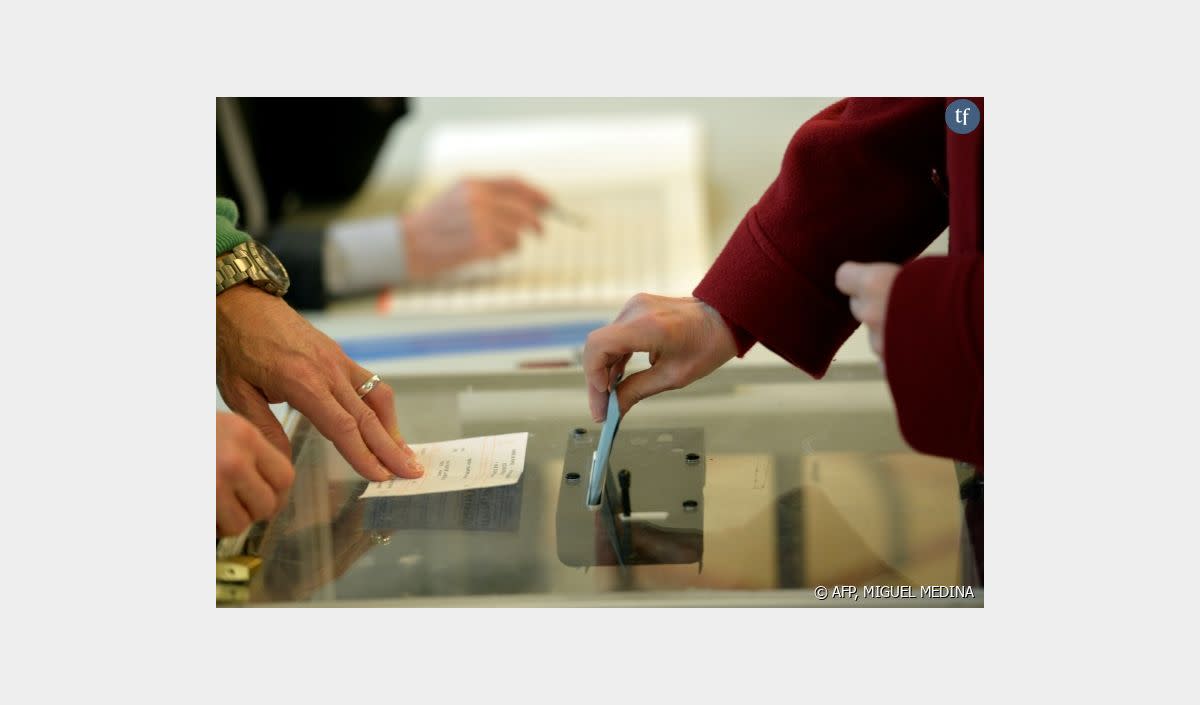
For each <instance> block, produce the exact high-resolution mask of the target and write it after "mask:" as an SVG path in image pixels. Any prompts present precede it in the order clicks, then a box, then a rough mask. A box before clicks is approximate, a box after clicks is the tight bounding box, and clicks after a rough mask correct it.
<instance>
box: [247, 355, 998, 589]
mask: <svg viewBox="0 0 1200 705" xmlns="http://www.w3.org/2000/svg"><path fill="white" fill-rule="evenodd" d="M556 374H557V373H556ZM789 375H790V373H789ZM534 377H536V379H537V380H539V381H540V384H541V385H542V386H540V387H539V386H531V382H530V379H531V378H530V377H524V376H522V375H517V376H513V377H512V378H510V379H503V380H500V381H495V380H492V381H491V382H490V384H491V386H489V387H488V388H487V389H488V391H486V392H482V391H478V387H476V389H477V391H475V392H471V393H468V391H467V390H469V389H470V388H471V383H470V382H469V381H462V380H450V381H448V382H442V381H439V380H422V381H421V383H420V384H415V383H413V382H411V381H406V380H402V379H397V380H389V382H390V383H391V384H392V386H393V388H394V389H395V390H396V398H397V414H398V416H399V418H400V419H401V420H402V430H403V431H404V432H405V434H406V437H407V438H408V439H409V440H410V441H412V442H421V441H423V440H426V439H436V438H448V437H458V436H478V435H491V434H499V433H510V432H513V431H518V430H522V431H525V430H527V431H529V434H530V435H529V443H528V448H527V455H526V464H525V472H524V474H523V475H522V478H521V481H520V482H519V483H518V484H517V485H513V486H509V487H502V488H492V489H490V490H487V491H486V492H487V493H488V494H486V495H482V494H475V495H472V496H470V497H469V498H468V494H469V493H445V494H444V495H440V496H441V497H443V499H442V500H439V502H442V503H438V504H423V505H422V504H419V503H408V504H399V503H398V504H380V505H373V504H372V503H371V502H373V501H374V500H359V499H357V496H358V494H360V493H361V492H362V489H363V487H364V486H365V481H363V480H361V479H359V478H357V476H356V475H354V473H353V471H352V470H351V469H350V468H349V466H348V465H347V464H346V462H345V460H343V459H342V458H341V456H340V455H339V454H338V453H337V451H336V450H335V449H334V448H333V447H332V445H331V444H330V443H329V442H328V441H327V440H326V439H324V438H322V437H321V436H320V435H318V434H316V433H315V431H314V430H313V429H312V427H311V426H310V425H309V424H308V423H307V422H306V421H301V422H300V424H299V426H298V429H297V432H296V434H295V436H294V438H293V448H294V449H296V451H295V457H294V460H295V465H296V482H295V484H294V485H293V488H292V490H291V493H290V495H289V498H288V505H287V506H286V507H285V508H284V510H283V511H282V512H281V513H280V514H279V515H278V516H277V517H276V518H275V519H274V520H272V521H271V522H270V523H269V524H268V525H267V526H266V527H265V531H264V532H263V533H262V537H261V540H259V541H256V543H255V549H256V551H257V552H258V553H259V554H260V555H261V557H262V559H263V563H262V567H261V568H260V570H259V571H258V573H257V574H256V575H255V576H254V578H253V579H252V581H251V582H250V583H249V586H248V587H249V603H250V604H253V603H262V602H304V601H318V602H323V601H332V600H349V599H362V600H383V601H392V602H389V604H398V605H402V604H405V599H406V598H410V597H425V598H449V597H475V598H487V597H489V596H504V595H511V596H522V595H524V596H531V597H537V596H546V597H551V596H553V597H555V598H556V599H563V598H571V599H578V600H580V601H581V602H584V603H586V602H587V600H588V599H589V598H592V597H602V596H605V595H609V594H613V593H621V592H633V593H639V594H644V595H646V596H647V597H648V598H652V597H653V596H654V594H656V593H663V594H667V593H675V592H676V591H688V594H689V595H705V594H714V595H715V594H716V593H725V594H736V595H744V596H753V595H754V594H757V593H762V594H774V595H776V596H777V595H779V594H782V593H780V592H779V591H783V592H784V593H788V594H791V593H792V592H795V593H796V594H804V593H807V594H809V595H811V588H812V587H814V586H816V585H831V584H837V583H843V584H858V585H912V586H914V587H915V586H920V585H975V586H977V587H978V586H981V585H982V572H981V570H980V567H979V566H977V565H976V562H977V561H978V558H979V557H978V555H977V551H976V549H975V548H974V547H973V542H974V545H978V546H982V542H981V535H975V534H968V524H967V522H966V521H965V519H964V513H963V503H962V501H961V500H960V498H959V488H958V480H957V477H956V473H955V471H954V467H953V463H951V462H950V461H948V460H944V459H939V458H931V457H928V456H924V455H920V454H916V453H913V452H912V451H911V450H909V449H908V448H907V447H906V445H905V444H904V443H903V441H902V439H900V437H899V435H898V432H897V429H896V422H895V417H894V414H893V412H892V411H891V409H890V408H889V407H888V406H886V404H887V401H888V400H887V392H886V388H884V387H882V383H880V385H881V388H880V390H879V399H880V401H879V405H878V407H874V406H871V405H870V404H868V403H867V402H869V401H870V399H869V398H867V397H865V396H863V397H861V399H862V401H863V403H857V404H855V405H843V406H839V407H825V406H821V407H819V408H813V407H812V406H811V400H812V399H813V398H814V396H815V395H814V394H812V393H810V392H811V390H813V389H814V386H813V385H814V384H816V383H805V384H792V385H788V384H787V383H784V382H781V383H778V384H774V385H765V384H761V373H760V377H758V378H756V379H759V380H760V382H758V383H756V384H755V385H751V386H745V385H741V386H739V384H737V383H736V381H737V377H736V376H734V375H732V374H730V373H728V372H727V371H725V370H719V371H718V372H717V373H715V374H714V375H712V377H716V378H717V379H716V380H713V381H711V382H709V380H708V379H707V378H706V380H701V381H700V382H698V383H697V384H696V385H693V387H692V388H691V389H690V390H689V394H690V396H688V397H687V400H688V403H687V404H686V405H681V404H680V403H679V399H680V398H682V397H677V398H672V397H671V395H670V394H669V393H668V394H665V395H662V399H661V400H660V399H659V398H657V397H656V398H652V399H649V400H646V401H644V402H642V403H641V404H639V405H638V407H637V409H636V411H635V412H634V413H632V414H630V415H629V416H628V417H627V418H625V419H624V420H623V421H622V430H621V433H620V434H618V436H617V440H618V444H617V445H618V446H619V447H618V448H617V449H616V450H614V458H613V462H612V464H611V467H612V468H613V470H614V471H619V470H620V469H622V468H625V467H627V466H626V465H623V464H622V460H621V457H622V456H621V453H624V452H626V451H628V452H633V451H635V450H636V452H637V453H638V454H642V456H643V457H644V458H650V457H658V456H657V455H656V453H658V452H659V451H656V452H655V453H650V452H648V451H647V449H648V448H649V447H650V446H651V445H652V444H661V449H660V452H661V453H662V457H663V458H664V460H663V461H662V462H657V461H656V462H654V463H651V464H650V465H647V466H643V467H636V466H635V467H628V468H627V469H629V470H630V471H631V482H630V488H629V493H630V495H631V496H630V504H631V511H632V513H633V514H635V515H637V514H641V515H642V516H643V517H645V516H654V515H648V514H647V513H648V512H651V511H657V510H664V511H667V512H668V516H669V520H667V521H665V522H664V521H660V520H652V521H648V522H642V523H635V526H634V527H633V529H632V531H623V528H618V527H623V526H624V524H625V523H626V522H624V521H623V520H622V519H621V518H620V515H621V514H623V511H622V507H621V502H620V499H621V497H620V492H621V490H620V488H619V486H617V482H616V481H615V480H613V484H612V486H610V487H609V488H608V489H609V490H610V491H611V493H612V494H613V496H614V498H615V499H617V500H618V501H617V502H616V511H615V512H614V513H613V515H614V516H615V517H616V521H615V522H613V526H614V528H615V529H616V530H618V531H621V532H623V533H620V534H619V540H618V541H617V542H616V543H615V544H614V543H613V542H610V541H608V540H607V538H606V535H605V533H604V532H603V531H600V530H599V529H601V528H603V527H602V525H599V524H597V523H596V522H597V521H598V520H600V518H601V517H600V516H599V514H600V513H599V512H587V514H588V516H587V519H586V523H576V522H574V521H571V522H568V523H567V524H560V523H559V518H560V517H559V516H558V511H559V508H560V499H561V497H562V494H563V492H565V491H571V492H577V493H579V501H578V502H576V503H574V506H577V507H578V508H579V509H581V510H582V511H584V512H586V507H585V506H584V502H583V497H582V493H583V491H584V488H585V482H584V478H585V477H586V472H587V470H586V467H587V461H588V460H590V456H591V452H592V449H593V448H594V441H588V440H584V439H577V438H576V436H575V434H574V433H573V432H572V429H574V428H576V427H584V426H588V425H589V424H588V423H587V420H586V419H587V417H586V413H587V408H586V402H585V401H584V400H583V398H582V392H581V390H582V389H583V388H584V386H583V380H582V377H581V376H580V377H579V378H578V379H576V378H574V377H569V376H567V375H565V374H564V375H562V379H563V380H564V381H562V385H561V388H558V387H555V386H553V385H551V384H548V383H547V381H546V380H550V381H554V380H557V379H559V377H556V376H554V375H545V373H539V374H538V375H535V376H534ZM820 384H825V383H824V382H822V383H820ZM837 384H839V383H832V384H831V385H830V386H835V385H837ZM855 384H861V383H855ZM505 385H508V386H507V387H506V386H505ZM483 394H486V396H487V398H489V399H491V398H493V397H495V398H496V399H497V403H495V404H489V405H481V404H475V403H474V402H475V401H477V400H478V399H479V398H480V395H483ZM760 396H761V397H763V398H762V399H761V400H759V397H760ZM792 398H795V399H796V400H797V402H796V404H795V405H794V406H789V405H788V400H789V399H792ZM501 399H505V400H507V401H508V403H499V400H501ZM731 399H733V400H735V401H734V402H733V403H731V401H730V400H731ZM756 400H759V401H758V403H756ZM805 404H809V406H805ZM463 405H468V406H469V409H470V414H469V415H468V414H466V413H464V411H463V409H464V408H466V407H464V406H463ZM734 407H736V408H738V409H739V410H738V412H737V413H730V411H729V410H730V409H731V408H734ZM430 409H438V410H439V412H438V413H437V414H435V415H430V414H429V410H430ZM564 409H566V410H567V411H563V410H564ZM661 409H668V410H669V413H664V412H662V411H661ZM405 419H420V425H419V426H415V427H412V426H410V427H404V426H403V423H404V420H405ZM672 421H675V422H676V423H674V424H673V423H672ZM664 422H665V423H664ZM413 428H416V429H418V431H416V432H414V431H413V430H412V429H413ZM688 429H692V430H694V431H695V432H696V433H697V434H700V435H698V436H697V437H693V438H689V437H688V435H687V430H688ZM587 435H589V436H595V435H596V434H595V433H594V432H588V433H587ZM667 436H669V437H670V438H667ZM660 438H661V439H662V440H661V441H660V440H659V439H660ZM701 439H702V450H700V451H699V454H700V456H701V457H702V459H703V462H702V464H701V466H700V467H699V468H695V469H698V470H702V472H703V479H702V480H698V481H699V482H700V484H699V485H697V486H696V487H695V488H686V487H683V486H681V484H680V483H681V480H680V479H679V476H675V479H671V478H672V473H675V472H677V471H679V472H682V470H681V469H676V468H675V466H674V465H671V464H668V461H666V460H665V458H666V457H667V454H669V455H670V457H673V458H676V459H678V460H679V467H680V468H682V467H688V466H686V465H685V464H684V459H686V455H687V453H688V452H691V450H690V448H689V447H688V446H691V445H695V444H696V443H698V442H701ZM635 441H637V443H636V444H635ZM573 444H578V447H577V448H576V447H575V446H574V445H573ZM572 448H575V450H574V451H572ZM676 449H678V451H676ZM572 452H574V453H578V454H579V455H580V457H581V458H582V459H583V466H582V467H583V468H584V469H582V470H577V469H575V468H573V467H570V468H569V467H568V464H569V463H573V462H574V461H572V460H568V457H569V456H571V454H572ZM630 457H636V456H630ZM572 470H576V471H577V472H578V474H579V477H578V478H577V480H575V482H576V484H573V485H569V486H568V485H566V483H567V481H568V479H567V473H569V472H571V471H572ZM610 474H611V473H610ZM656 483H661V485H659V486H658V488H656ZM568 487H569V490H568ZM689 489H690V491H689ZM660 491H661V492H664V493H665V492H667V491H674V492H683V493H686V494H688V495H689V496H688V497H687V498H686V499H690V500H694V501H695V502H696V507H695V509H696V510H697V511H695V512H683V511H671V510H670V509H669V508H667V507H666V506H665V501H660V500H654V499H653V496H654V495H655V494H656V493H659V492H660ZM693 494H698V496H695V497H693V496H691V495H693ZM438 496H439V495H426V496H424V497H412V498H402V499H403V500H404V501H405V502H412V501H413V500H422V501H426V502H428V501H431V500H433V498H435V497H438ZM676 500H678V501H679V503H680V509H681V510H682V503H683V501H684V500H685V498H684V497H683V496H682V495H680V496H679V497H676V498H674V499H672V500H671V501H672V502H674V501H676ZM981 500H982V497H980V502H981ZM386 501H388V502H394V501H396V500H395V499H394V498H393V499H389V500H386ZM658 504H663V505H664V506H662V507H659V506H655V505H658ZM981 515H982V512H981V511H979V512H978V513H977V516H981ZM676 520H679V521H696V523H694V524H689V525H680V526H676V525H673V524H672V523H671V522H674V521H676ZM971 528H972V529H974V530H976V531H977V532H980V533H981V531H982V522H980V521H978V520H974V521H973V522H972V524H971ZM617 552H625V553H626V555H627V556H628V559H629V560H628V561H627V564H626V565H625V566H624V568H622V567H621V565H620V560H618V559H619V558H620V557H621V556H619V555H618V553H617ZM576 557H578V560H576ZM728 591H735V592H728ZM480 604H488V602H487V600H486V599H482V600H481V602H480ZM975 604H979V602H976V603H975Z"/></svg>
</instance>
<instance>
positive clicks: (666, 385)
mask: <svg viewBox="0 0 1200 705" xmlns="http://www.w3.org/2000/svg"><path fill="white" fill-rule="evenodd" d="M662 381H663V390H664V391H669V390H672V389H679V388H681V387H683V385H684V383H685V376H684V372H683V370H682V369H681V368H679V367H676V366H671V367H668V368H667V369H665V370H663V375H662Z"/></svg>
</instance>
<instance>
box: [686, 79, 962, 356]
mask: <svg viewBox="0 0 1200 705" xmlns="http://www.w3.org/2000/svg"><path fill="white" fill-rule="evenodd" d="M944 110H945V101H944V100H943V99H941V98H928V99H926V98H917V99H865V98H863V99H859V98H853V99H847V100H842V101H839V102H837V103H835V104H833V105H831V106H829V107H828V108H826V109H825V110H823V111H821V112H820V113H818V114H817V115H816V116H814V117H813V118H812V119H811V120H809V121H808V122H806V123H804V125H802V126H801V127H800V129H799V130H797V131H796V134H795V135H794V136H793V137H792V141H791V143H790V144H789V145H788V148H787V152H786V153H785V154H784V157H783V165H782V167H781V169H780V172H779V176H778V177H776V179H775V181H774V182H773V183H772V184H771V185H770V186H769V187H768V188H767V191H766V193H764V194H763V196H762V198H761V199H760V200H759V202H758V204H757V205H755V206H754V207H753V208H751V209H750V211H749V212H748V213H747V214H746V217H745V218H743V219H742V222H741V224H740V225H739V226H738V228H737V230H736V231H735V232H734V234H733V236H732V237H731V238H730V239H729V242H728V244H727V245H726V246H725V249H724V250H723V251H722V252H721V254H720V256H718V257H717V260H716V261H715V262H714V263H713V265H712V267H711V268H710V269H709V271H708V273H707V274H706V275H705V276H704V279H703V280H702V281H701V282H700V285H699V286H698V287H696V290H695V292H694V294H695V296H696V297H697V298H699V299H701V300H703V301H704V302H706V303H708V304H709V305H711V306H712V307H713V308H715V309H716V310H717V311H719V312H720V313H721V315H722V316H723V317H724V318H725V320H726V321H727V322H728V323H730V324H731V326H730V327H731V329H732V330H733V333H734V337H735V339H736V340H737V342H738V354H739V355H744V354H745V352H746V350H748V349H749V348H750V347H751V346H752V345H753V344H754V342H755V341H759V342H762V343H763V344H764V345H766V346H767V347H768V348H770V349H771V350H773V351H775V352H776V353H778V354H779V355H780V356H781V357H783V358H784V359H786V360H787V361H788V362H791V363H792V364H794V365H796V366H797V367H799V368H801V369H803V370H804V371H805V372H808V373H809V374H811V375H813V376H814V377H821V376H823V375H824V374H825V371H826V370H827V369H828V367H829V363H830V361H831V360H832V359H833V354H834V353H835V352H836V351H837V350H838V348H839V347H841V345H842V343H844V342H845V341H846V338H848V337H850V334H851V333H853V332H854V329H855V328H856V327H857V326H858V322H857V321H855V320H854V318H853V317H852V316H851V315H850V305H849V301H848V299H847V298H846V296H844V295H843V294H842V293H841V292H839V291H838V290H837V287H836V286H835V285H834V272H836V271H837V268H838V266H839V265H840V264H841V263H842V262H845V261H847V260H853V261H857V262H881V261H886V262H895V263H902V262H905V261H907V260H909V259H911V258H912V257H915V256H916V255H917V254H919V253H920V252H921V251H922V250H924V249H925V247H927V246H928V245H929V243H930V242H932V241H933V239H934V238H935V237H937V235H938V233H940V232H941V231H942V230H943V229H945V227H946V222H947V203H946V196H945V195H944V194H943V193H942V192H941V191H940V190H939V189H938V188H937V186H936V185H935V184H934V183H933V181H932V180H931V174H932V173H933V170H934V169H938V170H939V171H944V162H945V150H946V147H945V141H946V138H945V130H946V128H945V121H944V117H943V113H944Z"/></svg>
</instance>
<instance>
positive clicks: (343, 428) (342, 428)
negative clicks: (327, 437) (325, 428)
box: [333, 411, 358, 436]
mask: <svg viewBox="0 0 1200 705" xmlns="http://www.w3.org/2000/svg"><path fill="white" fill-rule="evenodd" d="M333 431H334V433H336V434H338V435H339V436H349V435H352V434H355V433H358V421H356V420H355V419H354V417H353V416H351V415H350V414H348V413H346V412H344V411H343V412H341V413H339V414H338V415H337V416H336V417H335V418H334V420H333Z"/></svg>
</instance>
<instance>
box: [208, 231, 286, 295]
mask: <svg viewBox="0 0 1200 705" xmlns="http://www.w3.org/2000/svg"><path fill="white" fill-rule="evenodd" d="M244 281H249V282H250V283H251V284H253V285H254V286H257V287H258V288H260V289H262V290H264V291H266V292H267V293H270V294H275V295H276V296H283V295H284V294H286V293H287V290H288V286H289V285H290V284H291V279H289V278H288V273H287V270H286V269H284V268H283V263H282V262H280V261H279V258H278V257H276V256H275V253H274V252H271V251H270V250H268V249H267V248H265V247H263V246H262V245H260V244H258V243H257V242H254V241H253V240H250V241H248V242H243V243H240V244H238V245H237V246H235V247H234V248H233V249H232V250H230V251H229V252H227V253H225V254H223V255H220V256H219V257H217V293H218V294H220V293H221V292H222V291H225V290H226V289H228V288H229V287H231V286H233V285H235V284H240V283H242V282H244Z"/></svg>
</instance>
